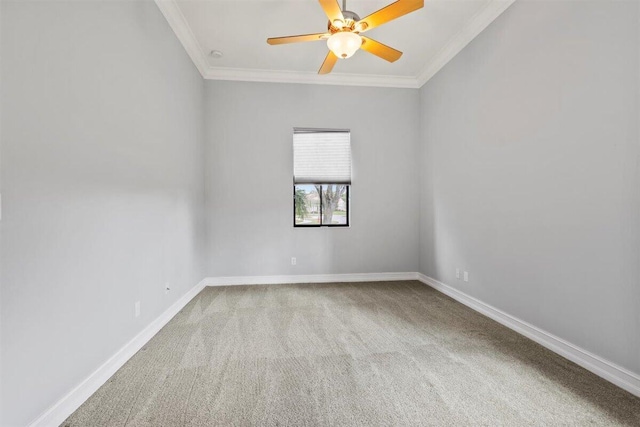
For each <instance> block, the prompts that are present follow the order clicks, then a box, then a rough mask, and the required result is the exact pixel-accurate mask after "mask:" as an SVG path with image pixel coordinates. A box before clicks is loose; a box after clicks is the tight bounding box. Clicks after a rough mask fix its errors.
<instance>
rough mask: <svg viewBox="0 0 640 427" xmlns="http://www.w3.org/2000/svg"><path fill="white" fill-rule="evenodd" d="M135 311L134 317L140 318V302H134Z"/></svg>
mask: <svg viewBox="0 0 640 427" xmlns="http://www.w3.org/2000/svg"><path fill="white" fill-rule="evenodd" d="M135 309H136V317H140V301H136V305H135Z"/></svg>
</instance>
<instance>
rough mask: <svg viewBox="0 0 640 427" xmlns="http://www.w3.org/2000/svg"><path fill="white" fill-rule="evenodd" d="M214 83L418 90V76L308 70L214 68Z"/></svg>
mask: <svg viewBox="0 0 640 427" xmlns="http://www.w3.org/2000/svg"><path fill="white" fill-rule="evenodd" d="M203 77H204V78H205V79H210V80H236V81H247V82H271V83H302V84H319V85H342V86H377V87H395V88H410V89H417V88H418V87H419V86H418V84H417V81H416V79H415V77H408V76H379V75H373V74H340V73H332V74H328V75H322V76H321V75H318V73H315V72H308V71H277V70H257V69H246V68H226V67H210V68H209V69H208V70H207V72H206V73H205V74H203Z"/></svg>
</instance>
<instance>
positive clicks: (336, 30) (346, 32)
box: [267, 0, 424, 74]
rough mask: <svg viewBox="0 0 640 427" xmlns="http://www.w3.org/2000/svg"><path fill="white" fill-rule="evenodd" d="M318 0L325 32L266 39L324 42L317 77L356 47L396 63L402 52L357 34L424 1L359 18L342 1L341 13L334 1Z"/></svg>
mask: <svg viewBox="0 0 640 427" xmlns="http://www.w3.org/2000/svg"><path fill="white" fill-rule="evenodd" d="M318 1H319V2H320V6H322V9H324V13H325V14H326V15H327V17H328V18H329V25H328V31H327V32H325V33H315V34H304V35H299V36H288V37H274V38H269V39H267V43H269V44H270V45H277V44H287V43H299V42H312V41H318V40H326V41H327V47H328V48H329V53H328V54H327V56H326V57H325V59H324V62H323V63H322V66H321V67H320V70H318V74H328V73H330V72H331V70H332V69H333V66H334V65H335V64H336V62H337V61H338V59H339V58H340V59H346V58H350V57H351V56H352V55H353V54H354V53H356V52H357V50H358V49H360V48H362V50H366V51H367V52H369V53H372V54H374V55H376V56H379V57H380V58H382V59H385V60H387V61H389V62H395V61H397V60H398V59H399V58H400V57H401V56H402V52H400V51H399V50H396V49H394V48H392V47H389V46H387V45H384V44H382V43H380V42H377V41H375V40H373V39H370V38H368V37H365V36H361V35H360V34H362V33H364V32H366V31H369V30H371V29H373V28H375V27H378V26H380V25H382V24H386V23H387V22H389V21H392V20H394V19H396V18H399V17H401V16H403V15H406V14H408V13H411V12H413V11H415V10H418V9H420V8H422V7H423V6H424V0H398V1H396V2H394V3H391V4H389V5H388V6H386V7H383V8H382V9H380V10H378V11H376V12H374V13H372V14H371V15H368V16H366V17H365V18H364V19H360V17H359V16H358V15H357V14H356V13H354V12H351V11H349V10H347V0H342V10H340V4H339V3H338V0H318Z"/></svg>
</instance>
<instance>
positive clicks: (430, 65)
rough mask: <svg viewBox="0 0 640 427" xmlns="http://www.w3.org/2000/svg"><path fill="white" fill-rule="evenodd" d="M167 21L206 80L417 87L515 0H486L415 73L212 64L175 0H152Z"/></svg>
mask: <svg viewBox="0 0 640 427" xmlns="http://www.w3.org/2000/svg"><path fill="white" fill-rule="evenodd" d="M155 2H156V4H157V5H158V8H159V9H160V11H161V12H162V14H163V15H164V17H165V18H166V19H167V22H169V26H170V27H171V29H172V30H173V31H174V32H175V34H176V36H177V37H178V40H180V42H181V43H182V46H184V49H185V50H186V51H187V54H188V55H189V56H190V57H191V60H192V61H193V63H194V64H195V65H196V67H197V68H198V70H199V71H200V74H201V75H202V77H203V78H205V79H209V80H233V81H249V82H270V83H302V84H323V85H344V86H373V87H395V88H409V89H418V88H420V87H422V85H424V84H425V83H426V82H427V81H428V80H429V79H430V78H431V77H433V76H434V75H435V74H436V73H437V72H438V71H439V70H440V69H441V68H442V67H444V66H445V65H446V64H447V62H449V61H450V60H451V59H452V58H453V57H454V56H456V55H457V54H458V52H460V51H461V50H462V49H463V48H464V47H465V46H466V45H467V44H469V42H470V41H471V40H473V39H474V38H475V37H476V36H477V35H478V34H480V33H481V32H482V30H484V29H485V28H486V27H487V26H488V25H489V24H490V23H491V22H493V20H494V19H496V18H497V17H498V16H500V14H501V13H502V12H504V11H505V10H506V9H507V8H508V7H509V6H511V4H513V3H514V2H515V0H489V2H488V3H487V4H486V5H485V7H483V8H482V10H481V11H480V12H478V13H477V14H476V15H475V16H474V17H473V18H472V19H471V20H470V21H469V22H468V23H467V25H466V26H465V27H464V28H463V29H462V30H461V31H459V32H458V33H457V34H456V35H455V36H453V38H451V40H449V41H448V42H447V44H446V45H445V46H444V47H443V48H442V49H441V50H440V51H439V52H438V54H436V55H435V57H433V58H432V59H431V60H429V61H428V62H427V63H426V64H425V65H424V67H422V70H421V72H420V73H419V74H418V75H416V76H381V75H369V74H340V73H334V74H329V75H324V76H319V75H318V74H316V73H315V72H305V71H277V70H260V69H247V68H226V67H212V66H211V65H210V64H209V63H208V61H207V54H206V53H205V50H204V49H202V46H200V43H199V42H198V39H197V38H196V36H195V35H194V34H193V31H192V30H191V27H190V26H189V24H188V22H187V20H186V18H185V17H184V15H183V14H182V11H181V10H180V7H179V6H178V3H177V2H176V0H155Z"/></svg>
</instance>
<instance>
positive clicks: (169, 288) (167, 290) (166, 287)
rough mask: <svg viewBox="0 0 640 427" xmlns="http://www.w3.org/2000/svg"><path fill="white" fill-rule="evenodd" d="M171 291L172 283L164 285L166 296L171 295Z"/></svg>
mask: <svg viewBox="0 0 640 427" xmlns="http://www.w3.org/2000/svg"><path fill="white" fill-rule="evenodd" d="M169 291H171V287H170V283H169V282H166V283H165V284H164V293H165V295H166V294H168V293H169Z"/></svg>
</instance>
